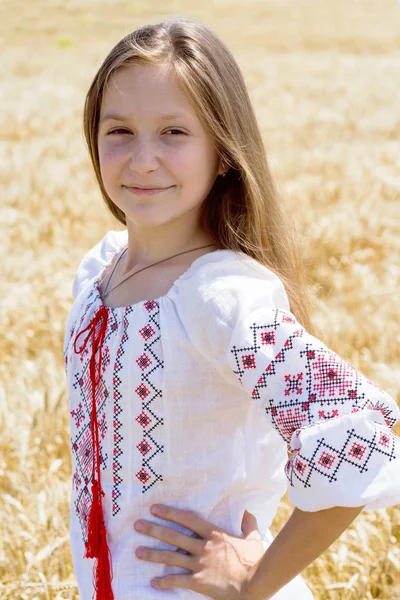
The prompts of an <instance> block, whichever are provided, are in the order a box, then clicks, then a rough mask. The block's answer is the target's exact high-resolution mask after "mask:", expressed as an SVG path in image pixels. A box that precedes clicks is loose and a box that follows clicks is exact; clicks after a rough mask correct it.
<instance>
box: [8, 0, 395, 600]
mask: <svg viewBox="0 0 400 600" xmlns="http://www.w3.org/2000/svg"><path fill="white" fill-rule="evenodd" d="M166 14H183V15H186V16H191V17H194V18H197V19H199V20H200V21H203V22H205V23H207V24H209V25H211V26H212V27H214V28H215V30H216V31H217V32H218V33H219V34H220V35H221V37H223V39H224V40H226V42H227V43H228V45H229V46H230V47H231V49H232V50H233V52H234V54H235V56H236V57H237V59H238V61H239V63H240V65H241V67H242V69H243V71H244V74H245V78H246V81H247V82H248V85H249V88H250V92H251V95H252V98H253V100H254V105H255V108H256V112H257V116H258V118H259V121H260V125H261V129H262V133H263V136H264V140H265V144H266V148H267V150H268V154H269V157H270V161H271V165H272V168H273V171H274V173H275V175H276V177H277V179H278V181H279V182H280V186H281V188H282V190H283V192H284V195H285V202H286V204H287V207H288V210H290V211H291V213H292V215H293V217H294V219H295V221H296V224H297V228H298V231H299V235H300V236H301V238H302V241H303V250H304V257H305V260H306V261H307V264H308V273H309V277H310V283H309V285H310V291H311V293H312V295H313V298H314V303H315V317H316V322H317V325H318V326H319V328H320V330H321V331H323V334H324V335H323V339H324V341H325V342H326V343H327V344H328V345H329V346H330V347H332V348H333V349H334V350H335V351H337V352H338V353H339V354H340V355H341V356H343V357H344V358H346V359H347V360H349V361H350V362H351V363H352V364H353V365H354V366H355V367H357V368H358V369H360V370H362V371H363V372H364V373H365V374H367V375H368V376H369V377H370V378H371V379H373V380H374V381H375V382H376V383H378V384H379V385H380V386H381V387H382V388H384V389H385V390H387V391H388V392H389V393H390V394H392V395H393V396H394V397H395V398H396V399H397V401H399V399H400V398H399V379H400V361H399V358H400V343H399V342H400V332H399V319H398V300H397V294H396V292H397V290H398V288H399V283H400V266H399V262H400V261H399V257H400V237H399V233H400V232H399V222H398V213H399V189H400V161H399V156H400V153H399V150H400V143H399V138H400V118H399V104H398V98H399V96H398V90H399V89H400V69H399V64H400V62H399V61H400V3H398V2H396V1H395V0H363V1H357V0H353V1H348V0H325V1H324V2H318V1H317V0H315V1H314V2H313V1H311V0H292V1H289V0H270V1H268V2H261V1H257V0H248V1H244V0H242V1H240V2H239V1H238V0H215V1H214V2H213V1H212V0H203V1H202V2H201V3H197V2H195V0H189V1H185V2H183V0H181V1H178V0H177V1H174V0H163V1H161V0H152V1H151V2H146V1H144V0H142V1H136V2H129V1H125V2H122V1H121V0H108V1H103V2H99V1H94V0H85V2H79V0H73V1H72V0H71V1H68V0H63V1H61V0H58V1H57V0H48V1H47V2H45V0H38V1H34V0H30V1H28V0H27V1H26V2H21V1H19V2H18V1H17V0H14V1H11V0H8V1H7V0H6V1H5V2H3V3H2V5H1V7H0V34H1V35H0V40H1V41H0V44H1V50H2V69H1V79H0V95H1V96H0V97H1V113H0V139H1V145H0V185H1V190H2V202H1V206H0V228H1V239H0V249H1V254H2V257H3V260H2V265H3V277H2V279H1V294H0V314H1V325H2V332H3V335H2V337H1V338H0V353H1V357H2V360H1V365H0V369H1V372H0V375H1V377H0V382H1V383H0V423H1V433H2V444H1V452H0V493H1V497H0V511H1V516H2V519H1V537H0V597H1V598H2V599H10V600H11V599H12V600H15V599H23V600H45V599H46V600H56V599H57V600H59V599H61V598H68V599H71V600H72V599H76V598H78V592H77V588H76V585H75V580H74V576H73V569H72V565H71V556H70V549H69V540H68V527H69V494H70V475H71V472H70V471H71V464H70V454H69V425H68V403H67V397H66V388H65V379H64V370H63V361H62V338H63V332H64V327H65V321H66V317H67V313H68V310H69V309H70V306H71V283H72V277H73V274H74V271H75V269H76V267H77V265H78V263H79V260H80V259H81V257H82V255H83V253H84V252H85V251H86V250H87V249H88V248H89V247H90V246H91V245H93V244H94V243H96V242H97V241H98V240H99V239H100V237H101V236H102V235H103V234H104V233H105V232H106V231H107V230H108V229H110V228H119V227H118V225H117V224H116V223H115V222H114V221H112V219H111V218H110V216H109V215H108V214H107V212H106V210H105V208H104V207H103V204H102V201H101V199H100V195H99V192H98V190H97V188H96V185H95V182H94V178H93V175H92V173H91V170H90V167H89V164H88V158H87V155H86V151H85V148H84V144H83V136H82V129H81V113H82V105H83V99H84V94H85V92H86V89H87V87H88V85H89V82H90V80H91V78H92V76H93V75H94V72H95V70H96V68H97V67H98V66H99V64H100V62H101V60H102V59H103V57H104V56H105V54H106V52H107V51H108V50H109V48H110V47H111V46H112V45H113V44H114V43H115V42H116V41H117V40H118V39H119V38H120V37H121V36H122V35H124V34H125V33H127V32H128V31H130V30H132V29H134V28H136V27H137V26H139V25H142V24H144V23H146V22H156V21H158V20H160V18H161V17H163V16H165V15H166ZM397 432H399V430H397ZM290 511H291V508H290V506H289V504H288V502H287V501H285V502H283V503H282V506H281V508H280V511H279V514H278V516H277V518H276V520H275V522H274V531H275V532H277V531H278V530H279V528H280V527H281V526H282V524H283V523H284V521H285V520H286V518H287V517H288V515H289V514H290ZM399 541H400V508H399V507H398V506H397V507H393V508H390V509H388V510H382V511H374V512H369V513H362V514H361V515H360V516H359V518H358V519H357V520H356V521H355V523H354V524H353V526H352V527H350V528H349V529H348V530H347V531H346V532H345V533H344V534H343V536H342V537H341V539H340V540H338V541H337V542H336V543H335V544H333V546H332V547H331V548H330V549H329V550H328V551H327V552H325V553H324V554H323V555H322V556H321V557H320V558H319V559H318V560H317V561H316V562H315V563H314V564H313V565H311V566H310V567H309V568H308V569H307V570H306V572H305V576H306V579H307V581H308V583H309V584H310V586H311V587H312V589H313V591H314V593H315V596H316V598H318V599H321V600H328V599H329V600H352V599H354V600H369V599H372V598H380V599H381V600H398V599H399V598H400V550H399Z"/></svg>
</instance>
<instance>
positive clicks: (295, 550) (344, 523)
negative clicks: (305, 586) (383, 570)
mask: <svg viewBox="0 0 400 600" xmlns="http://www.w3.org/2000/svg"><path fill="white" fill-rule="evenodd" d="M362 509H363V507H356V508H347V507H346V508H343V507H341V506H338V507H335V508H329V509H327V510H319V511H316V512H304V511H302V510H300V509H298V508H295V509H294V511H293V513H292V515H291V517H290V519H289V520H288V521H287V523H286V525H285V526H284V527H283V529H282V530H281V531H280V533H279V534H278V535H277V537H276V538H275V539H274V541H273V542H272V544H271V546H269V548H268V550H267V551H266V552H265V554H264V556H263V557H262V558H261V560H260V561H259V562H258V563H257V564H256V565H255V566H254V568H253V569H252V571H251V572H250V575H249V580H248V582H247V584H246V586H245V588H244V594H243V600H269V598H272V596H273V595H274V594H276V593H277V592H278V591H279V590H280V589H281V588H282V587H283V586H284V585H285V584H287V583H288V582H289V581H290V580H291V579H293V578H294V577H296V575H298V574H299V573H300V572H301V571H303V570H304V569H305V568H306V567H307V566H308V565H309V564H310V563H312V562H313V561H314V560H315V559H316V558H317V557H318V556H319V555H320V554H322V552H324V550H326V549H327V548H328V547H329V546H330V545H331V544H332V543H333V542H334V541H335V540H336V539H337V538H338V537H339V536H340V534H341V533H342V532H343V531H344V530H345V529H346V528H347V527H348V526H349V525H350V523H351V522H352V521H353V520H354V519H355V518H356V516H357V515H358V514H359V513H360V512H361V511H362Z"/></svg>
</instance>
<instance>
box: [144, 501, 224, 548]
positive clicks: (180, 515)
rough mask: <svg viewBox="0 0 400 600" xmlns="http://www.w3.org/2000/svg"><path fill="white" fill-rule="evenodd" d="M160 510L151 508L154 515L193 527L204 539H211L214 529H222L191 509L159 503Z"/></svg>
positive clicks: (189, 527) (188, 527)
mask: <svg viewBox="0 0 400 600" xmlns="http://www.w3.org/2000/svg"><path fill="white" fill-rule="evenodd" d="M157 507H158V509H159V510H158V511H157V512H156V511H155V510H153V508H152V510H151V512H152V513H153V515H155V516H156V517H160V519H165V520H166V521H172V522H173V523H179V525H183V526H184V527H186V528H187V529H191V530H192V531H194V532H195V533H197V534H198V535H199V536H200V537H201V538H203V539H209V537H210V534H211V533H212V532H213V531H222V529H220V527H217V526H216V525H214V524H213V523H210V522H209V521H206V520H205V519H202V518H201V517H198V516H197V515H195V514H194V513H193V512H191V511H189V510H181V509H180V508H173V507H172V506H164V505H163V504H162V505H160V504H158V505H157Z"/></svg>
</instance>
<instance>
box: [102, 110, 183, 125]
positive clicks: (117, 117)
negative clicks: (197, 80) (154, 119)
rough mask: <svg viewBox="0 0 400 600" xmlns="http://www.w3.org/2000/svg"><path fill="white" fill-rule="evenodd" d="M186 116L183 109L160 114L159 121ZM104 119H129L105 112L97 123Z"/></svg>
mask: <svg viewBox="0 0 400 600" xmlns="http://www.w3.org/2000/svg"><path fill="white" fill-rule="evenodd" d="M187 116H188V114H187V113H186V112H185V111H180V112H177V113H174V114H167V115H160V117H159V119H160V120H161V121H173V120H174V119H181V118H182V117H187ZM104 121H129V117H127V116H126V115H120V114H118V113H105V114H104V115H103V116H102V117H101V119H100V121H99V123H103V122H104Z"/></svg>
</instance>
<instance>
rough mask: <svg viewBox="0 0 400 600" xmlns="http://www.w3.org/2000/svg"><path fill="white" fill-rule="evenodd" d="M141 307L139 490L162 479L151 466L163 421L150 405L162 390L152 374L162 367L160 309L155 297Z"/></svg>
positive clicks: (159, 450)
mask: <svg viewBox="0 0 400 600" xmlns="http://www.w3.org/2000/svg"><path fill="white" fill-rule="evenodd" d="M144 308H145V309H146V311H147V313H148V321H147V322H145V323H144V324H143V327H141V328H140V330H139V332H138V333H139V336H140V339H141V340H142V344H141V345H140V348H141V352H140V354H139V356H138V357H137V358H136V365H137V367H138V372H139V373H140V383H139V384H138V385H137V387H136V388H135V390H134V391H135V394H136V395H137V397H138V399H139V401H140V406H141V410H140V411H139V412H138V414H137V416H136V421H137V423H139V425H140V426H141V427H142V429H143V437H142V439H141V440H140V442H139V443H138V444H137V446H136V448H137V450H138V452H139V453H140V454H141V456H142V466H141V469H139V471H138V472H137V473H136V477H137V479H138V480H139V481H140V483H142V484H143V488H142V492H143V493H145V492H147V491H148V490H149V489H150V488H151V487H153V486H154V485H155V484H156V483H157V482H158V481H162V474H161V473H157V471H156V470H155V468H153V466H154V460H153V459H154V457H155V456H157V455H158V454H159V453H162V452H164V446H163V445H162V444H161V443H160V441H159V436H158V435H157V431H158V428H159V427H160V426H161V425H163V424H164V421H163V419H162V417H160V416H159V415H158V414H157V410H156V408H155V407H154V404H156V400H157V399H161V398H162V389H161V388H160V387H159V385H158V384H157V379H156V375H157V372H158V371H159V370H160V369H163V368H164V361H163V360H162V359H161V357H160V356H159V351H160V348H159V341H160V333H159V332H160V310H159V306H158V303H157V301H156V300H149V301H148V302H145V303H144Z"/></svg>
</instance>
